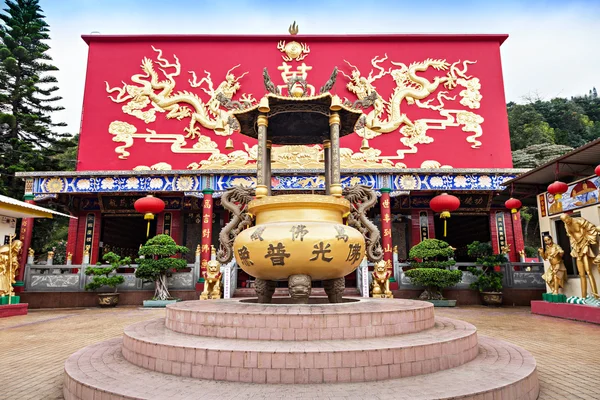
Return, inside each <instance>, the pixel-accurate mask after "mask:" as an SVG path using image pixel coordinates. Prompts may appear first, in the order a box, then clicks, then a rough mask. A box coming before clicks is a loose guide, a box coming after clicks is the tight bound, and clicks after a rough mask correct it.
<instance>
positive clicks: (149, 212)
mask: <svg viewBox="0 0 600 400" xmlns="http://www.w3.org/2000/svg"><path fill="white" fill-rule="evenodd" d="M133 207H134V208H135V210H136V211H137V212H139V213H143V214H144V219H145V220H147V221H148V228H147V229H146V237H149V236H150V221H152V220H153V219H154V214H158V213H159V212H162V211H163V210H164V209H165V202H164V201H162V200H161V199H158V198H156V197H154V196H152V195H151V194H149V195H148V196H146V197H142V198H141V199H137V200H136V201H135V203H133Z"/></svg>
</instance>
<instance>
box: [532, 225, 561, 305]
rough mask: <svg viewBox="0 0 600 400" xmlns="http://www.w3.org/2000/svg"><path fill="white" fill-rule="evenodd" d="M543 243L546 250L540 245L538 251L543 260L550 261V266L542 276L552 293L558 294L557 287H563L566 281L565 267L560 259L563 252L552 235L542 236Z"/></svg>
mask: <svg viewBox="0 0 600 400" xmlns="http://www.w3.org/2000/svg"><path fill="white" fill-rule="evenodd" d="M544 244H545V245H546V250H544V249H543V248H541V247H540V248H539V249H538V253H539V254H540V256H541V257H542V258H543V259H544V260H547V261H548V262H549V263H550V268H548V270H547V271H546V272H544V275H542V278H544V280H545V281H546V282H547V283H548V286H550V289H551V290H552V294H558V289H559V288H564V287H565V282H566V281H567V269H566V268H565V265H564V264H563V260H562V258H563V254H564V253H565V252H564V250H563V249H562V248H561V247H560V246H559V245H558V244H556V243H554V240H552V236H548V235H546V236H544Z"/></svg>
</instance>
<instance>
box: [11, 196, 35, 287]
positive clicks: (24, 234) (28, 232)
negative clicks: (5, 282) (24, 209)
mask: <svg viewBox="0 0 600 400" xmlns="http://www.w3.org/2000/svg"><path fill="white" fill-rule="evenodd" d="M25 203H29V204H35V201H33V196H32V195H25ZM33 221H34V219H33V218H23V221H21V232H20V233H19V240H20V241H21V242H23V248H22V250H21V256H20V257H21V259H20V260H19V261H21V266H20V268H19V270H18V273H17V277H16V279H15V280H17V281H22V280H23V276H24V275H25V264H26V263H27V253H28V251H29V248H30V247H31V237H32V236H33ZM18 289H21V288H18ZM15 291H16V290H15Z"/></svg>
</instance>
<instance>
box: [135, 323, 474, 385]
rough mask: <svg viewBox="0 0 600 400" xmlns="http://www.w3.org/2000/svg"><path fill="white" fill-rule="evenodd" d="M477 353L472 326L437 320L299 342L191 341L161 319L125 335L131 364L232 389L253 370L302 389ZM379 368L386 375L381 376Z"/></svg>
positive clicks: (442, 364) (444, 363)
mask: <svg viewBox="0 0 600 400" xmlns="http://www.w3.org/2000/svg"><path fill="white" fill-rule="evenodd" d="M266 331H267V332H268V330H266ZM477 349H478V347H477V330H476V329H475V327H474V326H473V325H471V324H469V323H466V322H463V321H457V320H452V319H449V318H439V317H438V318H436V323H435V326H434V327H433V328H432V329H428V330H425V331H422V332H417V333H411V334H406V335H399V336H387V337H379V338H370V339H343V340H315V341H304V342H300V343H299V342H296V341H283V340H273V339H272V340H243V339H224V338H214V337H203V336H192V335H185V334H181V333H177V332H173V331H171V330H169V329H168V328H166V327H165V324H164V319H162V318H160V319H155V320H151V321H142V322H139V323H136V324H133V325H130V326H128V327H127V328H125V331H124V334H123V356H124V357H125V359H127V360H128V361H129V362H131V363H132V364H135V365H137V366H140V367H144V368H146V369H149V370H153V371H157V372H164V373H169V374H173V375H182V376H191V375H192V374H195V373H196V372H194V371H198V372H197V374H200V376H201V377H202V378H204V379H215V380H224V381H233V382H236V381H240V380H243V379H244V378H243V377H242V375H243V374H244V373H250V371H252V370H256V371H259V372H260V373H261V375H260V376H261V378H259V381H260V379H262V378H265V379H266V377H267V376H271V375H275V374H277V375H281V380H282V381H283V383H302V382H303V380H304V378H305V377H304V375H302V374H304V373H305V374H308V373H309V371H313V373H317V374H319V376H322V377H323V382H336V381H337V376H338V375H339V374H341V373H342V372H341V371H349V368H356V367H366V368H368V367H373V369H370V370H368V371H370V372H369V373H366V374H363V375H362V376H361V377H360V380H363V381H373V380H382V379H389V378H390V375H391V374H393V373H396V374H402V376H411V375H419V374H422V373H423V374H427V373H431V372H436V371H439V370H444V369H448V368H454V367H457V366H459V365H462V364H464V363H466V362H469V361H471V360H472V359H473V358H475V357H476V356H477ZM377 367H380V370H381V371H380V373H378V374H375V373H374V371H375V369H376V368H377ZM384 370H385V371H384ZM241 371H244V372H242V373H241ZM392 371H395V372H392ZM259 381H256V383H259ZM263 381H264V380H263ZM263 383H264V382H263Z"/></svg>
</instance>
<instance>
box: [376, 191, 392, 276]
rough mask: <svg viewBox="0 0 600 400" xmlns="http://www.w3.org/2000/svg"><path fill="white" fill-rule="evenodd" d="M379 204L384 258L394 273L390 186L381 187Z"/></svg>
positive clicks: (387, 266) (386, 264)
mask: <svg viewBox="0 0 600 400" xmlns="http://www.w3.org/2000/svg"><path fill="white" fill-rule="evenodd" d="M380 191H381V199H380V200H379V206H380V210H381V245H382V246H383V260H384V261H385V266H386V268H387V269H388V270H389V271H390V272H391V273H392V274H393V270H394V268H393V265H392V259H393V254H394V252H393V249H392V212H391V209H390V191H391V189H389V188H381V189H380Z"/></svg>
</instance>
